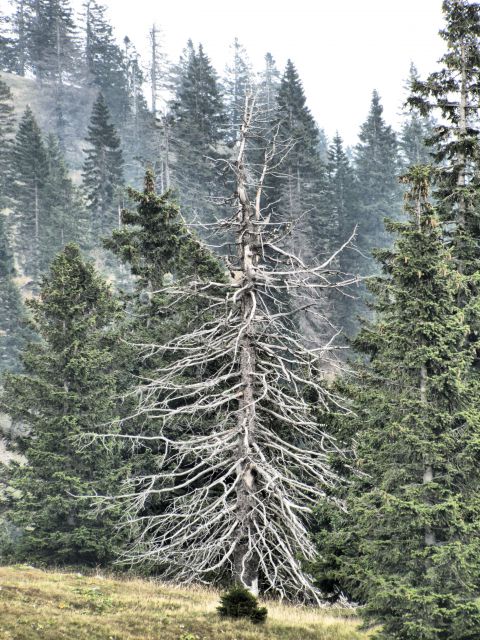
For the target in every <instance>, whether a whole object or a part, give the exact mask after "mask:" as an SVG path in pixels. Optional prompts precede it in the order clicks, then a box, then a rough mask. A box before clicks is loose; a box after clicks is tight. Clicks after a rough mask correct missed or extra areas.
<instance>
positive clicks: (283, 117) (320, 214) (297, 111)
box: [269, 60, 334, 259]
mask: <svg viewBox="0 0 480 640" xmlns="http://www.w3.org/2000/svg"><path fill="white" fill-rule="evenodd" d="M277 104H278V108H277V115H276V119H275V121H274V124H276V126H277V127H278V142H279V146H280V148H281V150H282V151H283V152H284V151H285V149H286V148H288V147H289V146H290V147H291V149H290V150H289V152H288V153H287V154H286V156H285V159H284V160H283V162H282V163H281V165H280V167H279V169H278V173H279V174H280V175H279V177H277V178H276V179H274V180H273V181H272V184H271V186H270V192H269V196H270V198H271V201H272V202H276V204H274V205H273V208H274V210H275V211H274V213H276V216H277V217H278V218H280V219H283V220H289V221H292V222H293V223H294V225H295V227H294V231H293V234H292V242H293V247H294V249H295V251H297V252H298V253H299V255H301V256H304V257H308V258H312V257H313V258H320V259H321V257H322V256H325V254H326V252H327V251H328V250H329V243H328V240H327V239H328V238H329V237H330V238H331V237H332V236H333V229H334V221H333V218H331V217H330V215H329V213H328V211H327V206H326V195H327V183H326V167H325V166H324V165H323V164H322V163H321V160H320V156H319V153H318V150H319V144H320V135H319V130H318V127H317V124H316V123H315V120H314V118H313V116H312V114H311V113H310V110H309V109H308V107H307V105H306V97H305V93H304V91H303V86H302V83H301V80H300V77H299V75H298V72H297V70H296V68H295V66H294V65H293V63H292V61H291V60H289V61H288V62H287V66H286V69H285V72H284V74H283V76H282V79H281V82H280V87H279V90H278V96H277ZM282 145H283V148H282ZM277 212H278V213H277Z"/></svg>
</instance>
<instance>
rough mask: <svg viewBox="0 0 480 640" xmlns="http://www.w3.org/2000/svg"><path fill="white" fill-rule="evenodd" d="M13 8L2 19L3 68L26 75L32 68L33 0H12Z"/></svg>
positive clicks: (0, 61)
mask: <svg viewBox="0 0 480 640" xmlns="http://www.w3.org/2000/svg"><path fill="white" fill-rule="evenodd" d="M10 3H11V4H12V5H13V9H12V11H11V13H10V15H8V16H5V17H4V19H3V20H2V22H3V24H4V27H5V30H4V31H3V34H2V39H1V44H2V46H1V47H0V49H1V53H0V64H1V68H2V69H4V70H5V71H9V72H11V73H16V74H18V75H20V76H24V75H25V73H26V71H27V69H29V68H30V63H31V59H30V45H31V39H30V37H29V34H30V32H31V25H32V18H33V3H32V1H31V0H10Z"/></svg>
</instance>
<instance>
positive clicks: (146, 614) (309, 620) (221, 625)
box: [0, 566, 369, 640]
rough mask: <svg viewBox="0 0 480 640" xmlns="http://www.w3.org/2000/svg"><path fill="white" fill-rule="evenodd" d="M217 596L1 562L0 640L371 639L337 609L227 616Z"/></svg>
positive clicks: (272, 609)
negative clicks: (259, 622) (263, 617)
mask: <svg viewBox="0 0 480 640" xmlns="http://www.w3.org/2000/svg"><path fill="white" fill-rule="evenodd" d="M217 604H218V593H216V592H214V591H207V590H202V589H184V588H180V587H175V586H171V585H165V584H158V583H155V582H152V581H148V580H138V579H137V580H121V579H118V578H117V579H112V578H103V577H101V576H95V577H88V576H83V575H81V574H75V573H54V572H44V571H40V570H39V569H33V568H31V567H23V566H22V567H0V640H60V639H65V640H218V639H222V640H273V639H275V640H277V639H278V640H366V639H367V638H368V637H369V636H368V634H364V633H361V632H359V631H358V620H357V619H356V618H354V617H353V615H350V616H348V612H342V611H339V610H335V609H329V610H321V609H308V608H301V607H298V608H295V607H288V606H281V605H279V604H273V603H267V605H268V609H269V617H268V621H267V623H266V624H265V625H264V626H261V627H258V626H254V625H252V624H250V623H249V622H231V621H224V620H220V619H219V617H218V616H217V614H216V611H215V608H216V606H217Z"/></svg>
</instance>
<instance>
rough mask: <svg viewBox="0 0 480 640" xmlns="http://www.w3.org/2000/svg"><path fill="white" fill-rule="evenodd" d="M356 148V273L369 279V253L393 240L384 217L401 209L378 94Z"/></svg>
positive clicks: (394, 150)
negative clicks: (385, 224)
mask: <svg viewBox="0 0 480 640" xmlns="http://www.w3.org/2000/svg"><path fill="white" fill-rule="evenodd" d="M359 138H360V142H359V143H358V144H357V146H356V148H355V163H354V167H355V174H356V179H357V184H358V189H357V193H358V209H357V236H356V240H355V244H356V246H357V248H358V250H359V251H358V253H357V263H356V265H355V270H354V272H355V273H358V274H360V275H361V276H371V275H372V274H373V273H374V272H375V270H376V269H377V265H376V263H375V260H374V258H373V256H372V250H373V249H375V248H379V247H385V246H389V245H390V244H391V242H392V237H391V236H390V234H389V233H388V232H387V231H386V229H385V226H384V219H385V217H386V216H391V217H393V218H396V217H398V216H399V215H400V210H401V189H400V186H399V184H398V175H399V173H400V157H399V153H398V143H397V139H396V135H395V133H394V131H393V130H392V128H391V127H390V126H389V125H387V124H386V122H385V120H384V118H383V106H382V104H381V102H380V96H379V95H378V93H377V91H374V92H373V94H372V102H371V105H370V111H369V114H368V117H367V119H366V121H365V122H364V124H363V125H362V127H361V130H360V135H359ZM365 298H366V294H365V290H364V288H363V287H361V288H360V292H359V296H358V297H357V299H356V301H355V305H354V307H353V316H354V321H355V322H357V320H358V316H365V315H366V314H367V306H366V303H365Z"/></svg>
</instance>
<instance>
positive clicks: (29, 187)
mask: <svg viewBox="0 0 480 640" xmlns="http://www.w3.org/2000/svg"><path fill="white" fill-rule="evenodd" d="M12 169H13V181H12V182H11V184H10V190H9V193H10V195H11V196H12V198H13V199H14V211H13V221H14V231H15V249H16V250H17V251H18V253H19V262H20V264H21V266H22V268H23V270H24V271H25V272H26V273H28V274H30V275H31V276H32V278H33V280H34V282H38V279H39V274H40V270H41V265H40V251H41V245H40V233H41V227H43V224H44V223H45V208H44V200H43V197H42V196H43V189H44V186H45V182H46V179H47V175H48V160H47V150H46V147H45V144H44V142H43V138H42V133H41V131H40V127H39V126H38V124H37V121H36V120H35V117H34V115H33V112H32V110H31V109H30V107H27V108H26V109H25V112H24V114H23V116H22V119H21V120H20V123H19V126H18V130H17V133H16V136H15V140H14V143H13V149H12Z"/></svg>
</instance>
